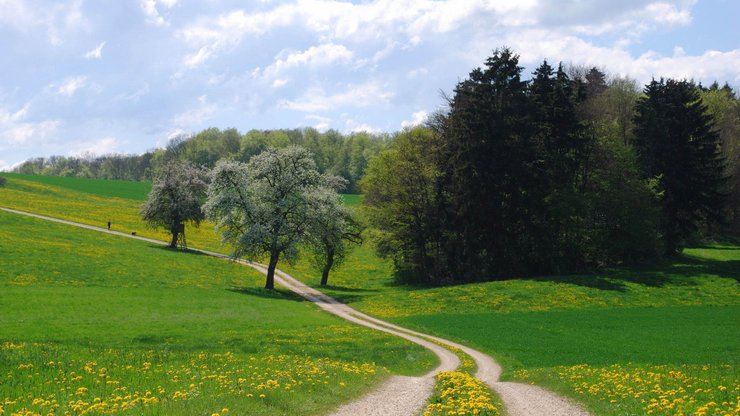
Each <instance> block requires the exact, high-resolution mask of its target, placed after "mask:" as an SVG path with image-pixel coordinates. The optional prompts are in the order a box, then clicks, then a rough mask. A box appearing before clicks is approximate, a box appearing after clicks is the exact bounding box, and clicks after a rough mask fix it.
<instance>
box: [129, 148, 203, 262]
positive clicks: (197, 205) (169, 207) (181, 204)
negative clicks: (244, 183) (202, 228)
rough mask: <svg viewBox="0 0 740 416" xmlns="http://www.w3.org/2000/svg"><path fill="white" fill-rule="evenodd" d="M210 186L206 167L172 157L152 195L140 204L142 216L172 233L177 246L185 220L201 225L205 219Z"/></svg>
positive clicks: (153, 225)
mask: <svg viewBox="0 0 740 416" xmlns="http://www.w3.org/2000/svg"><path fill="white" fill-rule="evenodd" d="M207 186H208V185H207V183H206V174H205V172H204V171H203V170H201V169H199V168H195V167H193V166H191V165H189V164H187V163H183V162H178V161H175V160H172V161H169V162H167V163H166V164H165V165H164V166H162V169H161V171H160V173H159V176H158V177H157V178H156V179H155V180H154V183H153V184H152V190H151V192H149V197H148V198H147V200H146V202H145V203H144V204H143V205H142V206H141V216H142V218H143V219H144V221H145V222H146V223H147V224H148V225H149V226H152V227H163V228H165V229H166V230H168V231H169V232H170V233H172V240H170V247H172V248H174V247H176V246H177V240H178V236H179V234H180V232H183V230H184V224H185V223H187V222H189V223H192V224H193V225H195V226H196V227H198V226H199V225H200V222H201V221H202V220H203V219H204V214H203V211H201V205H202V204H203V201H204V198H205V192H206V187H207Z"/></svg>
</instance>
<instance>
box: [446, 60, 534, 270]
mask: <svg viewBox="0 0 740 416" xmlns="http://www.w3.org/2000/svg"><path fill="white" fill-rule="evenodd" d="M518 59H519V58H518V56H517V55H515V54H514V53H513V52H512V51H511V50H509V49H506V48H504V49H501V50H496V51H494V53H493V55H492V56H491V57H490V58H488V59H487V60H486V63H485V68H484V69H480V68H478V69H475V70H473V71H472V72H471V73H470V76H469V78H468V79H467V80H464V81H462V82H460V83H459V84H458V85H457V87H456V88H455V96H454V97H453V98H452V99H451V100H450V103H449V104H450V112H449V114H448V116H447V120H446V122H445V125H444V131H443V132H442V136H443V137H444V141H445V145H444V146H443V148H444V150H445V152H446V155H445V156H444V157H443V158H442V160H443V163H444V165H445V166H444V167H443V171H444V179H443V183H444V185H443V186H444V191H445V195H446V206H445V208H446V210H447V212H448V219H447V221H446V234H447V235H446V238H445V241H446V247H447V249H446V252H447V256H446V257H447V258H448V259H450V267H451V273H452V275H454V276H456V277H457V278H467V279H469V278H471V277H474V276H479V277H490V276H496V275H503V274H507V273H510V272H513V271H514V270H519V269H521V268H522V267H526V262H527V256H522V254H523V251H526V250H525V249H524V247H526V246H529V245H530V244H529V241H528V237H529V233H526V232H525V229H526V224H527V222H528V218H529V217H530V216H531V213H530V212H528V208H529V207H531V206H532V204H531V203H529V199H530V198H532V196H531V195H530V194H527V192H525V191H524V190H525V189H526V188H528V187H531V183H532V181H533V171H534V166H533V163H534V159H535V158H534V153H533V151H532V150H533V149H532V146H531V144H530V143H529V142H530V140H531V137H532V131H531V130H532V126H531V121H530V118H531V112H530V104H529V99H528V97H527V83H526V81H523V80H522V79H521V71H522V67H520V66H519V60H518Z"/></svg>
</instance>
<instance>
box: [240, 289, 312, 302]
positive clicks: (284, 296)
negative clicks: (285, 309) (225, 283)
mask: <svg viewBox="0 0 740 416" xmlns="http://www.w3.org/2000/svg"><path fill="white" fill-rule="evenodd" d="M226 290H228V291H229V292H234V293H241V294H242V295H249V296H257V297H260V298H264V299H279V300H289V301H293V302H304V301H305V299H303V298H302V297H300V296H298V295H296V294H295V293H293V292H291V291H290V290H287V289H281V288H276V289H273V290H269V289H265V288H262V287H232V288H230V289H226Z"/></svg>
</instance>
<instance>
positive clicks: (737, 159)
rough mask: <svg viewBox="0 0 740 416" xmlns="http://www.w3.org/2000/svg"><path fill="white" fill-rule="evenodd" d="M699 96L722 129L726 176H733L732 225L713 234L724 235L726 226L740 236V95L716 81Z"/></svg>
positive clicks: (728, 189) (729, 189) (730, 191)
mask: <svg viewBox="0 0 740 416" xmlns="http://www.w3.org/2000/svg"><path fill="white" fill-rule="evenodd" d="M699 95H700V96H701V100H702V102H703V103H704V104H705V105H706V106H707V111H708V112H709V114H711V115H712V118H713V120H714V126H715V128H716V129H717V130H718V133H719V137H720V142H721V143H722V156H723V157H724V159H725V161H726V164H727V169H726V171H725V175H727V176H728V177H730V181H729V183H728V184H727V187H726V188H725V192H726V193H727V194H729V198H728V204H727V205H728V207H727V208H728V209H727V217H728V222H729V224H730V227H727V228H724V227H723V228H720V227H716V228H715V229H714V232H715V233H716V235H710V237H716V236H719V237H721V234H722V231H723V229H724V231H725V232H727V233H729V234H730V235H734V236H740V97H737V96H735V94H734V92H733V91H732V89H731V88H729V87H728V86H727V85H726V84H725V87H723V88H719V86H718V85H717V84H716V83H715V84H713V85H712V86H711V87H710V88H709V89H705V90H702V91H700V92H699ZM707 231H710V230H707Z"/></svg>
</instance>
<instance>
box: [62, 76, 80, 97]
mask: <svg viewBox="0 0 740 416" xmlns="http://www.w3.org/2000/svg"><path fill="white" fill-rule="evenodd" d="M86 82H87V77H86V76H78V77H70V78H67V79H65V80H64V81H63V82H62V84H61V85H60V86H59V88H57V94H59V95H66V96H67V97H71V96H73V95H75V93H76V92H77V90H79V89H80V88H82V87H84V86H85V83H86Z"/></svg>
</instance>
